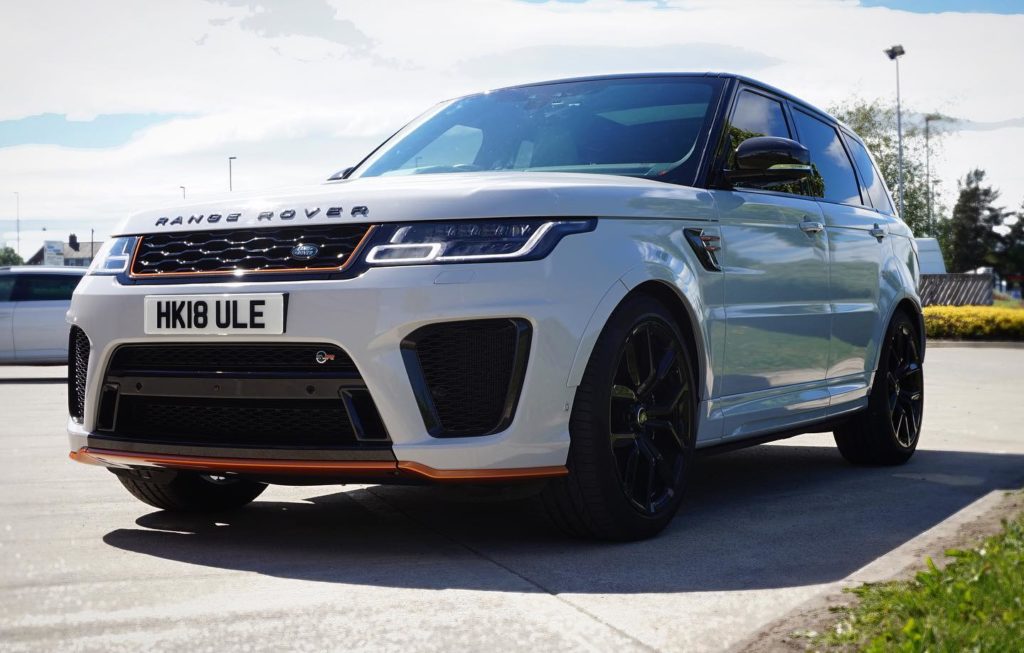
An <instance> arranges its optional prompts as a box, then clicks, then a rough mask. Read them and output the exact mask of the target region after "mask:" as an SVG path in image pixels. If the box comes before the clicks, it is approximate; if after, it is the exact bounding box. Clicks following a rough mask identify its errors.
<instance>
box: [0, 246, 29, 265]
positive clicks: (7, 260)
mask: <svg viewBox="0 0 1024 653" xmlns="http://www.w3.org/2000/svg"><path fill="white" fill-rule="evenodd" d="M24 263H25V262H24V261H23V260H21V257H20V256H18V253H17V252H16V251H14V248H13V247H4V248H2V249H0V265H22V264H24Z"/></svg>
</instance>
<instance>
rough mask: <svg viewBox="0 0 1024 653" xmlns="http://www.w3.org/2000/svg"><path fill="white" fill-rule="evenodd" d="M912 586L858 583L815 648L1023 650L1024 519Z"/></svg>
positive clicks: (1007, 525)
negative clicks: (852, 600)
mask: <svg viewBox="0 0 1024 653" xmlns="http://www.w3.org/2000/svg"><path fill="white" fill-rule="evenodd" d="M946 555H948V556H952V557H953V558H954V560H953V561H952V562H951V563H950V564H949V565H948V566H947V567H946V568H945V569H939V568H938V567H936V566H935V564H934V563H933V562H932V560H931V559H930V558H929V559H928V560H927V569H925V570H924V571H922V572H919V573H918V574H917V576H916V577H915V578H914V580H911V581H904V582H892V583H878V584H868V585H863V586H861V587H859V588H856V589H854V590H851V591H852V592H853V593H854V594H856V595H857V596H858V598H859V599H860V600H859V601H858V602H857V603H856V604H855V605H853V606H851V607H849V608H840V609H838V610H837V612H838V613H839V614H840V615H841V619H840V621H839V622H838V623H837V624H836V625H835V627H834V628H833V629H832V630H831V631H830V632H829V633H827V634H825V635H822V636H820V637H819V641H818V642H816V643H817V644H818V645H820V646H822V647H824V648H826V649H843V650H846V649H853V650H858V651H861V650H862V651H871V652H881V651H908V652H910V651H949V652H953V651H956V652H959V651H1020V650H1022V646H1024V515H1020V516H1018V517H1017V518H1016V519H1015V520H1013V521H1004V522H1003V532H1002V533H1000V534H999V535H996V536H994V537H991V538H989V539H988V540H986V541H985V542H984V544H982V545H981V546H980V547H978V548H976V549H972V550H950V551H947V552H946Z"/></svg>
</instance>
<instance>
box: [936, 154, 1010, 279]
mask: <svg viewBox="0 0 1024 653" xmlns="http://www.w3.org/2000/svg"><path fill="white" fill-rule="evenodd" d="M984 180H985V171H984V170H981V169H978V168H975V169H974V170H971V171H970V172H968V173H967V175H966V176H965V177H964V178H963V180H962V181H960V182H958V184H957V185H958V187H959V189H960V196H959V197H958V198H957V200H956V205H955V206H954V207H953V216H952V218H950V224H949V247H950V250H949V263H950V271H951V272H970V271H971V270H974V269H976V268H980V267H983V266H993V267H1001V266H1000V260H999V259H1000V256H999V254H1000V252H999V250H1000V249H1003V247H1002V245H1003V242H1002V241H1003V237H1002V236H1000V234H999V232H997V231H996V230H995V228H996V227H999V226H1001V225H1002V224H1003V220H1004V218H1005V217H1006V211H1004V210H1003V209H1002V208H999V207H997V206H995V202H996V200H998V199H999V191H997V190H995V189H994V188H992V187H991V186H983V185H982V182H983V181H984Z"/></svg>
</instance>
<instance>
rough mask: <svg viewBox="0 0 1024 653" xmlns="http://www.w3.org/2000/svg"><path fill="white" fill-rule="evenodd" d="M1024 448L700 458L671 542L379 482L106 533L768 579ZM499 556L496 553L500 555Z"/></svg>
mask: <svg viewBox="0 0 1024 653" xmlns="http://www.w3.org/2000/svg"><path fill="white" fill-rule="evenodd" d="M1022 484H1024V456H1021V455H1010V454H1003V455H995V454H981V453H968V452H957V451H919V452H918V453H917V454H916V455H915V456H914V458H913V459H912V460H911V461H910V462H909V463H908V464H906V465H904V466H901V467H890V468H857V467H852V466H850V465H847V464H846V463H845V462H843V460H842V459H841V458H840V457H839V454H838V452H837V451H836V450H835V449H834V448H832V447H816V446H814V447H807V446H778V445H765V446H759V447H755V448H752V449H747V450H743V451H738V452H733V453H729V454H724V455H720V456H714V457H708V458H704V459H702V460H700V461H699V466H698V468H697V469H696V473H695V475H694V478H693V479H692V484H691V486H690V488H689V493H688V497H687V501H686V503H685V504H684V506H683V509H682V510H681V511H680V513H679V515H678V516H677V517H676V519H675V521H674V522H673V523H672V524H671V525H670V526H669V528H668V529H667V530H666V531H665V532H664V533H663V534H662V535H661V536H659V537H657V538H654V539H652V540H648V541H645V542H634V543H628V544H610V543H601V542H589V541H581V540H574V539H570V538H567V537H565V536H562V535H560V534H559V533H558V532H557V531H555V530H554V529H553V528H552V527H551V526H549V525H548V523H547V522H546V520H545V519H544V518H543V515H542V514H541V512H540V510H539V509H538V507H537V504H536V502H534V501H531V500H528V499H523V498H513V499H500V498H493V497H490V498H488V497H487V496H486V495H481V494H479V493H477V492H474V491H472V490H453V489H450V488H425V487H396V486H391V487H372V488H368V489H358V490H354V491H348V492H331V493H326V494H323V493H321V492H323V490H324V488H323V487H316V488H310V492H311V496H310V498H309V499H308V500H307V502H299V503H282V502H275V501H257V502H256V503H254V504H253V505H251V506H249V507H248V508H246V509H244V510H240V511H237V512H234V513H230V514H221V515H214V516H209V515H208V516H201V515H175V514H170V513H166V512H153V513H150V514H147V515H145V516H143V517H140V518H139V519H138V520H137V522H136V523H137V525H138V527H139V528H129V529H118V530H114V531H112V532H110V533H107V534H106V536H104V541H105V542H106V543H107V544H109V545H111V546H114V547H117V548H119V549H123V550H127V551H133V552H137V553H140V554H146V555H151V556H156V557H159V558H165V559H168V560H174V561H180V562H186V563H190V564H195V565H204V566H208V567H216V568H224V569H236V570H245V571H252V572H257V573H261V574H268V575H273V576H280V577H287V578H299V579H305V580H314V581H322V582H336V583H351V584H363V585H375V586H387V587H410V588H429V589H443V588H460V589H482V590H493V591H524V590H525V591H530V590H534V591H541V590H543V591H548V592H553V593H562V592H570V593H634V592H680V591H715V590H741V589H766V588H776V587H793V586H800V585H808V584H816V583H825V582H831V581H837V580H840V579H842V578H845V577H846V576H848V575H849V574H850V573H852V572H854V571H856V570H857V569H859V568H861V567H863V566H864V565H866V564H868V563H869V562H871V561H872V560H874V559H876V558H878V557H879V556H881V555H884V554H885V553H887V552H888V551H891V550H892V549H894V548H896V547H898V546H899V545H901V544H902V543H904V542H906V541H907V540H909V539H911V538H913V537H915V536H916V535H918V534H920V533H922V532H923V531H925V530H927V529H929V528H931V527H932V526H935V525H936V524H938V523H939V522H941V521H943V520H944V519H946V518H947V517H949V516H951V515H952V514H953V513H955V512H957V511H958V510H960V509H961V508H964V507H965V506H967V505H968V504H970V503H971V502H973V501H975V500H976V499H978V498H980V497H982V496H983V495H985V494H987V493H989V492H990V491H993V490H998V489H1014V488H1019V487H1020V486H1021V485H1022ZM495 563H496V564H495Z"/></svg>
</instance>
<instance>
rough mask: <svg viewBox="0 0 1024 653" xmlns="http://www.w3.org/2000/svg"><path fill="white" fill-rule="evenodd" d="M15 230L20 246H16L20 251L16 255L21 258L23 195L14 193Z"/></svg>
mask: <svg viewBox="0 0 1024 653" xmlns="http://www.w3.org/2000/svg"><path fill="white" fill-rule="evenodd" d="M14 225H15V226H14V228H15V231H17V233H18V244H17V245H16V247H17V249H18V251H17V252H16V254H17V255H18V256H21V193H19V192H18V191H14Z"/></svg>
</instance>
